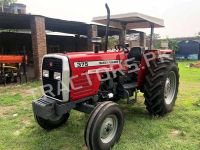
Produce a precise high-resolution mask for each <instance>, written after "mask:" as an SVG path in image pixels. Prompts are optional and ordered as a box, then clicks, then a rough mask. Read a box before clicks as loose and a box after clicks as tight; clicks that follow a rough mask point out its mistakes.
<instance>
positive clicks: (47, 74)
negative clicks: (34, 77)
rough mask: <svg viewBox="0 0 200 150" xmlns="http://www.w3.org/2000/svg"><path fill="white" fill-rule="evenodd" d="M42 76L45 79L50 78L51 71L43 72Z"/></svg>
mask: <svg viewBox="0 0 200 150" xmlns="http://www.w3.org/2000/svg"><path fill="white" fill-rule="evenodd" d="M42 75H43V77H46V78H48V77H49V70H43V72H42Z"/></svg>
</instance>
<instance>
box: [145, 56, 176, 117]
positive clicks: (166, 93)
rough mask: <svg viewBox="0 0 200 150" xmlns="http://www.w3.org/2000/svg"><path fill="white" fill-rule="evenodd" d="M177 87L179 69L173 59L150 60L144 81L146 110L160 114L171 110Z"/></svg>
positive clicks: (153, 113)
mask: <svg viewBox="0 0 200 150" xmlns="http://www.w3.org/2000/svg"><path fill="white" fill-rule="evenodd" d="M178 87H179V69H178V66H177V64H176V63H175V62H174V61H173V60H168V59H164V60H163V61H162V62H161V61H159V60H156V61H152V62H150V66H149V67H148V73H147V75H146V78H145V83H144V97H145V105H146V108H147V110H148V111H149V113H150V114H152V115H159V116H162V115H164V114H166V113H168V112H170V111H172V109H173V106H174V104H175V101H176V98H177V93H178Z"/></svg>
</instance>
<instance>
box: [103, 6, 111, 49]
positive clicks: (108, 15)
mask: <svg viewBox="0 0 200 150" xmlns="http://www.w3.org/2000/svg"><path fill="white" fill-rule="evenodd" d="M105 7H106V10H107V25H106V39H105V50H104V52H107V49H108V34H109V26H110V8H109V6H108V4H107V3H106V4H105Z"/></svg>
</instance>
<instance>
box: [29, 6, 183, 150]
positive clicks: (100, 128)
mask: <svg viewBox="0 0 200 150" xmlns="http://www.w3.org/2000/svg"><path fill="white" fill-rule="evenodd" d="M106 8H107V12H108V15H107V16H106V17H97V18H94V20H93V21H95V22H98V23H103V24H106V25H107V28H106V44H105V45H106V46H105V50H104V51H98V50H95V51H94V52H91V51H90V52H72V53H66V54H48V55H45V56H44V58H43V64H42V83H43V89H44V95H43V96H42V97H41V98H40V99H39V100H36V101H34V102H33V103H32V106H33V112H34V116H35V119H36V121H37V123H38V124H39V125H40V126H41V127H42V128H44V129H47V130H50V129H54V128H56V127H59V126H61V125H62V124H63V123H65V122H66V121H67V120H68V118H69V115H70V110H71V109H75V110H78V111H81V112H85V113H90V116H89V119H88V122H87V125H86V128H85V143H86V145H87V147H88V148H89V149H91V150H108V149H110V148H111V147H112V146H113V145H114V144H115V143H116V142H117V141H118V140H119V138H120V136H121V133H122V130H123V126H124V117H123V113H122V110H121V109H120V107H119V105H118V104H117V103H116V102H118V101H119V100H120V99H127V103H128V104H131V103H133V102H135V101H136V99H137V92H138V91H140V92H142V93H144V97H145V105H146V109H147V110H148V112H149V113H150V114H151V115H156V116H163V115H164V114H166V113H168V112H170V111H172V109H173V106H174V104H175V101H176V97H177V93H178V86H179V70H178V66H177V63H176V61H175V58H174V52H173V51H172V50H151V49H149V50H145V51H143V50H142V48H140V47H134V48H131V49H129V48H127V47H126V45H124V43H121V44H119V45H116V46H115V50H107V43H108V32H109V25H112V26H114V27H116V28H119V29H121V30H122V31H123V34H124V39H125V36H126V30H127V29H133V28H147V27H151V35H153V29H154V27H162V26H163V21H162V20H160V19H157V18H153V17H149V16H146V15H142V14H138V13H134V14H125V15H113V16H110V10H109V7H108V6H107V4H106ZM95 43H98V38H95ZM150 45H152V38H151V40H150ZM150 47H151V46H150ZM133 97H134V99H133Z"/></svg>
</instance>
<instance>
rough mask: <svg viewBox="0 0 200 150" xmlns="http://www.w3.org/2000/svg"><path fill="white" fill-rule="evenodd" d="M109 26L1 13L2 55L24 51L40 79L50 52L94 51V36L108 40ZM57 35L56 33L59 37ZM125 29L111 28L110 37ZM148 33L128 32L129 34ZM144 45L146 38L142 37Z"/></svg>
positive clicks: (141, 34) (0, 48)
mask: <svg viewBox="0 0 200 150" xmlns="http://www.w3.org/2000/svg"><path fill="white" fill-rule="evenodd" d="M105 28H106V27H105V26H100V25H95V24H86V23H83V22H78V21H67V20H61V19H56V18H48V17H45V16H41V15H30V14H11V13H0V31H1V32H0V54H21V53H23V51H24V49H25V52H26V55H27V56H28V65H29V66H32V67H33V68H34V69H32V70H33V73H32V74H33V76H34V77H35V78H36V79H40V76H41V70H40V68H41V64H42V58H43V56H44V55H45V54H47V53H55V52H70V51H86V50H87V51H88V50H93V49H94V45H93V44H92V43H91V39H92V38H93V37H104V36H105ZM55 33H56V34H55ZM120 33H121V30H119V29H115V28H110V29H109V36H113V35H120ZM131 33H139V34H140V36H141V37H144V33H142V32H137V31H135V30H128V31H127V34H131ZM140 39H141V42H140V46H144V38H140Z"/></svg>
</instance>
